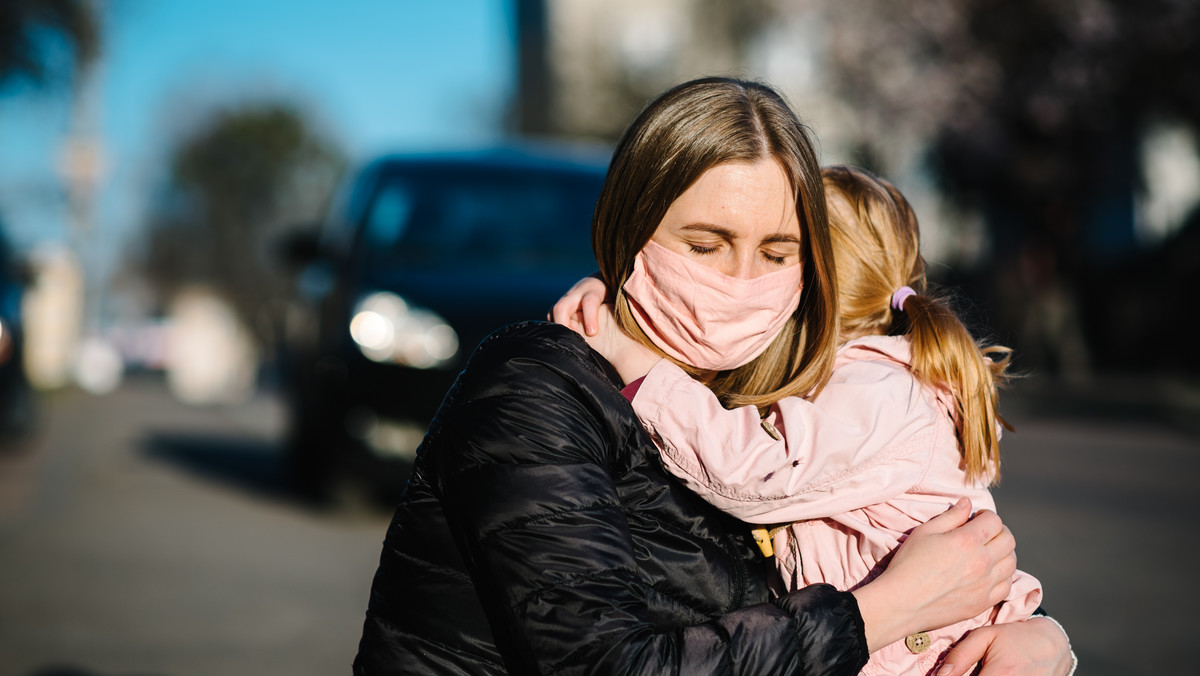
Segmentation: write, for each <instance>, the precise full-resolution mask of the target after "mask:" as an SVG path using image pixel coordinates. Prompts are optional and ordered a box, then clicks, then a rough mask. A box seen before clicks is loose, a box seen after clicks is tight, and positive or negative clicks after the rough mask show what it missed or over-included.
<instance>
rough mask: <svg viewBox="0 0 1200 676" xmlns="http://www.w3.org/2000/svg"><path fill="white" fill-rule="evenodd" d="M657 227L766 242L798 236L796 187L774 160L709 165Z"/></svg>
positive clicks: (671, 207) (674, 203) (672, 205)
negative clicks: (794, 187) (710, 166)
mask: <svg viewBox="0 0 1200 676" xmlns="http://www.w3.org/2000/svg"><path fill="white" fill-rule="evenodd" d="M659 227H660V228H662V227H667V228H670V229H672V230H674V231H677V232H680V233H683V232H695V233H702V232H708V233H712V234H716V235H720V236H723V237H728V238H733V239H741V238H745V239H752V240H762V241H766V240H779V239H781V238H788V239H790V238H798V237H799V236H800V222H799V219H798V218H797V215H796V198H795V191H794V190H793V189H792V184H791V180H790V179H789V178H788V175H787V173H786V172H785V171H784V169H783V166H782V165H781V164H780V163H779V162H778V161H777V160H775V159H774V158H768V159H763V160H759V161H757V162H753V163H751V162H727V163H723V164H718V165H716V166H714V167H712V168H710V169H708V170H707V171H705V172H704V173H703V174H702V175H701V176H700V178H699V179H697V180H696V182H695V183H693V184H692V185H691V186H690V187H689V188H688V189H687V190H685V191H684V192H683V194H681V195H680V196H679V197H678V198H676V199H675V201H674V202H672V203H671V206H670V208H668V210H667V214H666V216H665V217H664V218H663V221H662V223H661V224H660V226H659Z"/></svg>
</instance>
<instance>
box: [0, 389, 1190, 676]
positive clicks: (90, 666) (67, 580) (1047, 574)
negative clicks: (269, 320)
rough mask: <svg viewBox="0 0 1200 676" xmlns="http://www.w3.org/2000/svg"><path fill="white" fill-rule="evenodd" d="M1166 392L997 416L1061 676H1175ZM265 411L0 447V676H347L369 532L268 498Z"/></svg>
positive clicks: (45, 432)
mask: <svg viewBox="0 0 1200 676" xmlns="http://www.w3.org/2000/svg"><path fill="white" fill-rule="evenodd" d="M1189 396H1190V395H1189V394H1188V392H1187V391H1186V390H1184V391H1178V390H1169V388H1168V389H1167V390H1164V389H1163V388H1162V387H1159V386H1158V385H1156V384H1154V383H1148V382H1146V381H1136V382H1133V383H1120V384H1119V386H1117V387H1108V386H1098V385H1096V384H1088V385H1084V386H1080V387H1073V388H1072V387H1063V388H1043V387H1035V386H1027V387H1025V388H1024V390H1023V391H1021V390H1018V391H1017V392H1016V393H1015V394H1014V395H1011V396H1009V397H1008V398H1007V399H1006V402H1008V406H1007V408H1006V409H1005V410H1007V411H1010V413H1011V415H1010V417H1011V418H1012V422H1014V423H1015V424H1016V426H1017V431H1016V432H1015V433H1011V434H1007V435H1006V436H1005V440H1004V458H1005V464H1004V471H1005V476H1004V480H1003V483H1002V485H1001V486H1000V487H999V488H998V489H997V490H996V499H997V503H998V505H999V510H1000V513H1001V515H1002V516H1003V517H1004V518H1005V521H1006V523H1008V524H1009V526H1010V527H1011V528H1012V530H1013V531H1014V533H1015V534H1016V536H1017V540H1018V555H1019V558H1020V565H1021V567H1022V568H1023V569H1025V570H1027V571H1028V572H1030V573H1032V574H1033V575H1035V576H1036V577H1038V578H1039V579H1040V580H1041V581H1042V582H1043V584H1044V585H1045V589H1046V597H1045V600H1044V605H1045V607H1046V608H1047V609H1048V610H1050V611H1051V613H1052V614H1053V615H1054V616H1055V617H1056V618H1057V619H1059V620H1060V621H1061V622H1062V624H1063V625H1064V626H1065V627H1066V628H1067V629H1068V631H1069V632H1070V634H1071V636H1072V640H1073V643H1074V645H1075V648H1076V652H1077V653H1078V654H1079V658H1080V662H1081V666H1080V670H1079V672H1078V673H1079V675H1080V676H1107V675H1114V676H1115V675H1122V676H1127V675H1130V674H1135V675H1136V674H1180V673H1193V672H1192V671H1191V670H1192V669H1193V668H1195V667H1194V666H1192V663H1193V662H1194V659H1192V656H1191V655H1190V651H1188V650H1187V649H1188V647H1189V645H1190V641H1191V640H1192V638H1193V637H1192V633H1193V630H1194V628H1195V627H1196V621H1195V620H1194V609H1195V608H1197V607H1200V606H1198V602H1200V594H1198V590H1200V582H1197V580H1196V575H1195V573H1194V569H1193V568H1192V565H1193V564H1194V562H1195V560H1196V556H1197V554H1198V553H1200V547H1198V545H1197V544H1196V540H1195V536H1196V530H1197V528H1196V524H1197V523H1200V518H1198V517H1200V513H1198V512H1200V508H1198V507H1197V504H1196V503H1197V501H1196V499H1195V497H1194V495H1195V493H1196V491H1195V488H1194V485H1195V483H1196V481H1197V480H1198V478H1200V406H1194V401H1193V400H1192V399H1189ZM282 416H283V414H282V411H281V410H280V408H279V406H278V404H277V402H276V401H275V400H274V399H273V398H271V397H270V396H265V395H264V396H260V397H258V398H256V399H255V400H253V401H251V402H249V403H248V404H246V405H243V406H238V407H208V408H197V407H189V406H185V405H183V404H180V403H177V402H176V401H174V400H173V399H172V398H171V397H170V396H169V395H168V394H167V392H166V390H165V388H163V387H162V384H161V382H159V381H157V380H154V379H152V378H140V379H134V380H131V381H128V382H127V383H126V384H125V385H124V386H123V387H122V389H120V390H119V391H117V392H115V393H113V394H110V395H107V396H103V397H96V396H91V395H87V394H84V393H81V392H77V391H70V390H68V391H63V392H58V393H55V394H53V395H49V396H48V397H46V398H45V400H44V401H43V407H42V416H41V428H40V431H39V432H38V433H37V434H36V435H35V436H34V437H33V438H32V439H30V440H28V441H26V442H24V443H23V444H21V445H19V446H17V447H15V448H9V449H4V450H0V676H5V675H9V674H11V675H13V676H191V675H205V676H208V675H225V674H257V675H261V676H273V675H275V674H279V675H282V674H289V675H304V674H339V673H340V674H347V673H349V670H350V662H351V660H352V659H353V656H354V651H355V647H356V645H357V641H358V635H359V631H360V629H361V623H362V615H363V610H364V609H365V607H366V603H367V595H368V592H369V589H370V581H371V575H372V573H373V572H374V569H375V563H376V561H377V558H378V556H379V547H380V542H381V541H382V538H383V534H384V529H385V528H386V525H387V519H388V514H387V513H386V512H385V511H382V510H376V511H371V510H367V509H349V510H340V511H336V512H322V511H315V510H313V509H312V508H310V507H308V506H305V505H304V504H301V503H299V502H297V501H295V500H294V499H292V497H291V496H289V494H288V493H287V492H286V490H285V489H284V486H283V482H282V479H281V475H280V466H279V455H278V447H277V440H278V438H279V434H280V432H281V429H282V424H283V422H282Z"/></svg>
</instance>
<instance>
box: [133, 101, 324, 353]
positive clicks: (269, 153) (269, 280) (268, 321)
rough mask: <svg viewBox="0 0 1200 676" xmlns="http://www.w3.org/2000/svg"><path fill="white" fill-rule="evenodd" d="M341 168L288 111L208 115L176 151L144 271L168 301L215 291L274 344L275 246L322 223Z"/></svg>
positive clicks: (264, 341) (279, 283) (268, 106)
mask: <svg viewBox="0 0 1200 676" xmlns="http://www.w3.org/2000/svg"><path fill="white" fill-rule="evenodd" d="M342 165H343V158H342V154H341V152H340V150H339V149H338V148H336V147H335V146H334V145H333V144H332V142H331V141H329V140H328V139H327V138H325V137H324V136H322V135H321V134H318V133H317V132H316V131H315V130H314V128H313V127H312V125H311V124H310V123H309V122H308V121H307V119H306V118H305V116H304V115H303V114H302V113H301V112H300V111H298V110H297V109H295V108H293V107H291V106H289V105H287V104H283V103H263V104H256V105H250V106H246V107H243V108H240V109H236V110H228V111H223V112H220V113H217V114H216V115H214V116H212V117H211V118H209V119H208V120H207V121H206V122H205V123H204V124H202V125H201V127H200V128H199V129H198V130H197V131H196V132H195V133H194V134H192V135H190V136H189V137H187V138H185V139H184V140H183V141H182V143H181V144H180V145H179V146H178V147H176V148H175V150H174V152H173V153H172V154H171V156H170V162H169V166H168V176H167V181H166V185H165V187H164V188H163V190H162V191H161V192H160V193H159V197H158V199H156V201H155V203H154V204H153V205H152V207H151V215H150V218H149V221H150V222H149V225H150V237H149V246H148V252H147V258H146V265H145V268H146V273H147V276H148V277H149V278H150V280H151V282H152V283H153V284H154V285H155V287H156V288H157V289H158V290H159V293H161V294H162V296H163V301H168V300H169V299H170V298H171V297H172V296H173V295H174V294H176V293H177V292H179V291H180V290H181V289H183V288H185V287H187V286H189V285H204V286H207V287H209V288H211V289H213V290H215V291H216V292H218V293H220V294H221V295H222V296H224V297H225V299H226V300H227V301H229V302H230V304H231V305H232V306H233V307H234V309H235V310H236V312H237V314H238V315H239V317H240V318H241V320H242V321H243V322H244V324H245V326H247V327H248V328H249V329H250V330H251V331H253V332H254V334H255V335H256V337H257V338H258V339H259V341H260V344H261V345H270V344H271V343H272V342H273V339H274V337H275V335H276V334H275V332H276V331H277V329H278V321H279V320H280V317H279V316H278V310H277V308H278V304H279V303H278V301H279V300H280V298H281V294H282V293H283V292H284V289H285V282H284V280H283V279H282V278H281V276H280V274H279V270H278V266H277V265H275V264H274V263H275V261H273V260H272V253H273V251H274V246H275V245H276V243H277V240H278V238H279V237H280V236H281V235H282V233H283V232H284V231H285V230H286V229H288V228H292V227H295V226H297V225H298V224H300V223H303V222H311V221H313V220H315V219H316V218H318V217H319V215H320V212H321V210H322V209H323V208H324V206H325V204H326V202H327V201H328V199H329V196H330V195H331V193H332V191H333V189H334V186H335V183H336V181H337V179H338V177H339V175H340V173H341V170H342Z"/></svg>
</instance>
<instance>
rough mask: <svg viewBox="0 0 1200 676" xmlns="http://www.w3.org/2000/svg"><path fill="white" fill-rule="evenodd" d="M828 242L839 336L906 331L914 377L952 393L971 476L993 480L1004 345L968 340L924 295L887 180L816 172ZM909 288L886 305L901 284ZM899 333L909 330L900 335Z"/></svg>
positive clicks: (913, 231) (908, 229) (913, 228)
mask: <svg viewBox="0 0 1200 676" xmlns="http://www.w3.org/2000/svg"><path fill="white" fill-rule="evenodd" d="M822 178H823V180H824V183H825V193H826V199H827V203H828V208H829V224H830V229H831V235H832V239H833V255H834V267H835V270H836V274H837V290H838V308H839V314H840V320H841V332H842V339H843V340H850V339H853V338H858V337H861V336H867V335H888V334H893V333H899V332H906V333H907V335H908V337H909V340H910V341H911V343H912V353H913V363H912V369H913V374H914V375H915V376H916V377H917V378H918V379H919V380H921V381H922V382H924V383H926V384H929V385H931V386H934V387H945V388H946V389H947V390H949V391H950V393H951V394H952V395H953V397H954V403H955V408H956V411H955V413H956V420H955V423H956V427H957V431H958V442H959V449H960V450H961V451H962V454H963V463H964V465H965V467H966V472H967V477H968V478H969V479H970V480H972V481H978V480H988V481H991V482H995V481H997V480H998V479H999V478H1000V443H999V433H998V430H997V424H1001V425H1004V426H1005V427H1009V426H1008V424H1007V423H1006V422H1005V421H1004V419H1003V418H1001V417H1000V415H999V414H998V413H997V411H996V395H997V388H998V386H1000V385H1003V384H1004V383H1005V382H1007V380H1008V377H1009V376H1008V375H1007V373H1006V370H1007V368H1008V364H1009V358H1010V356H1011V352H1012V351H1011V350H1010V349H1009V348H1006V347H1001V346H997V345H990V346H988V345H981V344H979V343H977V342H976V341H975V339H974V338H973V337H972V336H971V334H970V332H969V331H968V330H967V328H966V326H964V325H963V323H962V321H961V320H960V319H959V318H958V316H957V315H956V314H955V313H954V311H953V310H951V309H950V306H949V305H948V304H947V302H946V301H945V300H944V299H942V298H938V297H935V296H934V295H932V294H931V293H930V292H929V291H928V285H927V283H926V279H925V260H924V259H923V258H922V257H921V251H920V236H921V235H920V230H919V227H918V224H917V217H916V214H915V213H913V210H912V207H911V206H910V205H909V203H908V200H906V199H904V196H903V195H901V194H900V191H899V190H896V188H895V187H893V186H892V185H891V184H890V183H888V182H887V181H884V180H882V179H879V178H877V177H875V176H873V175H871V174H869V173H867V172H866V171H863V170H861V169H855V168H851V167H845V166H832V167H826V168H825V169H823V170H822ZM905 286H907V287H910V288H911V289H912V290H913V291H914V292H915V294H914V295H911V296H908V297H907V298H906V299H905V300H904V302H903V310H902V311H898V310H896V309H894V308H893V307H892V297H893V294H894V293H895V292H896V291H897V290H898V289H900V288H902V287H905ZM905 329H907V331H905ZM1009 429H1011V427H1009Z"/></svg>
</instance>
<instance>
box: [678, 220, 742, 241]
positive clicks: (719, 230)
mask: <svg viewBox="0 0 1200 676" xmlns="http://www.w3.org/2000/svg"><path fill="white" fill-rule="evenodd" d="M680 230H686V231H689V232H707V233H710V234H713V235H718V236H720V237H724V238H725V239H737V238H738V234H737V233H736V232H734V231H732V230H730V229H729V228H723V227H721V226H719V225H713V224H712V223H688V224H687V225H685V226H683V227H681V228H680Z"/></svg>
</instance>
